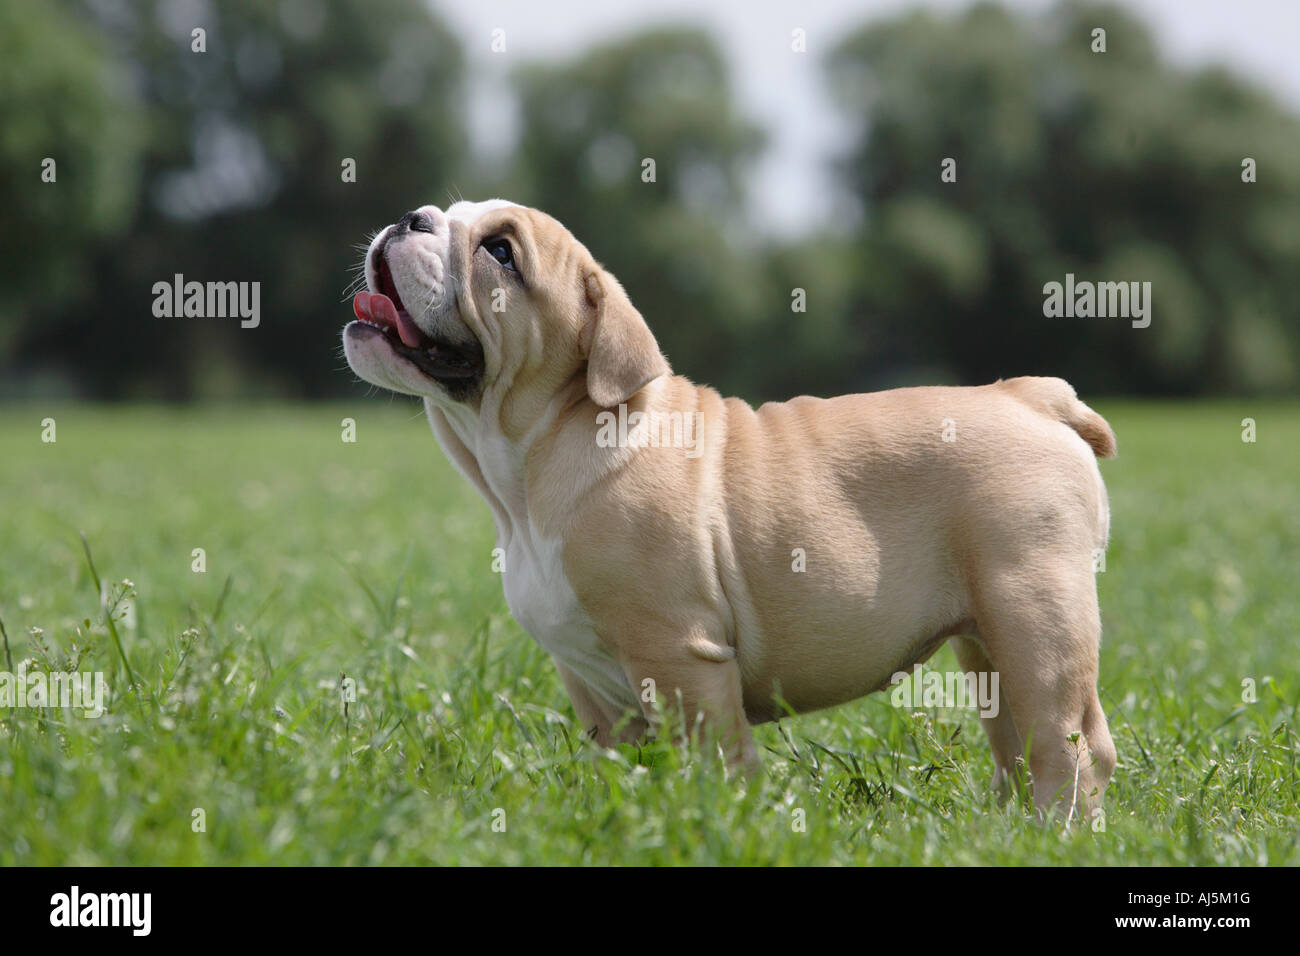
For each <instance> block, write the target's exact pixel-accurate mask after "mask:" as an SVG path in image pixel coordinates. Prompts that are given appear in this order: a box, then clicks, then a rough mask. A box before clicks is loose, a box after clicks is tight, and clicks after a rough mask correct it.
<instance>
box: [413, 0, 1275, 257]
mask: <svg viewBox="0 0 1300 956" xmlns="http://www.w3.org/2000/svg"><path fill="white" fill-rule="evenodd" d="M1004 4H1005V5H1007V6H1010V7H1013V8H1016V9H1021V10H1025V11H1029V12H1033V11H1040V10H1043V9H1046V8H1048V7H1050V6H1053V5H1054V0H1004ZM433 6H434V8H435V9H436V10H438V11H439V13H441V14H442V16H443V17H444V18H445V19H446V20H447V21H448V23H450V24H451V26H452V28H453V29H454V30H455V31H456V32H457V33H458V34H459V35H460V38H461V40H462V41H463V42H464V44H465V47H466V51H467V56H468V57H469V71H470V78H469V85H470V88H469V111H470V128H471V136H472V138H473V141H474V143H473V144H474V146H475V148H476V149H478V150H480V151H481V152H482V153H483V154H484V155H485V156H488V157H491V156H493V155H500V154H501V153H503V152H504V151H505V150H506V149H508V147H509V145H510V143H511V141H512V139H513V136H514V135H515V131H516V129H517V127H518V123H517V117H516V115H515V112H514V106H513V103H512V102H511V100H510V98H509V96H508V93H507V92H506V90H507V89H508V86H507V83H506V77H507V75H508V73H509V71H510V69H512V68H513V67H514V66H516V65H518V64H519V63H520V62H524V61H528V60H534V59H543V60H549V59H556V58H565V57H568V56H572V55H574V54H576V53H578V52H580V51H581V50H583V49H585V48H586V47H588V46H590V45H591V44H593V43H594V42H598V41H600V40H604V39H609V38H612V37H615V36H618V35H620V34H624V33H628V32H632V31H635V30H637V29H640V28H643V27H645V26H647V25H650V24H654V23H664V22H672V23H683V22H685V23H690V24H695V25H699V26H702V27H705V28H707V29H709V30H711V32H712V33H713V34H714V36H715V37H717V39H718V40H719V41H720V43H721V45H722V48H723V50H724V52H725V53H726V55H727V57H728V60H729V62H730V65H731V69H732V81H733V91H734V93H735V95H736V96H737V98H738V99H739V101H740V103H741V105H742V107H743V108H744V109H745V111H746V112H747V113H748V115H749V116H750V117H752V118H753V119H754V120H755V121H757V122H758V123H759V124H760V125H761V126H763V128H764V129H765V130H766V132H767V134H768V145H767V149H766V151H765V152H764V154H763V156H762V158H761V160H760V161H759V163H758V164H757V166H756V167H755V170H754V175H753V178H752V179H751V181H750V189H751V200H752V202H753V204H754V207H755V213H756V216H755V219H756V223H757V224H758V225H759V227H760V228H762V229H765V230H767V231H769V232H770V233H772V234H773V235H782V236H791V235H797V234H800V233H807V232H810V231H812V230H814V229H815V228H816V227H817V224H818V223H819V222H821V221H825V220H826V219H827V218H828V217H830V215H831V214H832V212H833V210H832V209H830V208H828V205H829V204H830V203H832V202H833V201H834V195H835V193H834V190H832V189H831V188H830V177H829V172H828V169H827V165H828V159H829V158H831V157H833V156H835V155H836V153H837V152H839V151H840V149H841V148H842V147H843V146H844V145H845V143H844V135H845V132H846V131H845V126H844V124H843V122H842V121H841V120H840V118H839V117H838V116H837V115H836V113H835V112H834V110H833V108H832V106H831V104H830V102H829V99H828V98H827V96H826V95H825V91H824V88H823V87H822V85H821V82H822V80H821V76H822V74H821V65H820V64H821V59H820V55H821V54H823V53H825V52H826V51H827V50H829V49H830V48H831V47H833V46H834V45H835V44H836V43H837V42H838V41H839V39H840V38H842V37H843V36H844V35H846V34H847V33H848V32H849V31H850V30H852V29H854V28H856V27H857V26H859V25H861V24H862V23H864V22H867V21H868V20H870V19H873V18H875V17H882V16H890V15H894V14H897V13H899V12H901V11H905V10H909V9H914V8H917V7H927V8H930V9H935V10H961V9H964V8H966V7H968V6H971V0H928V2H917V0H856V2H854V0H705V2H701V0H654V2H653V3H640V2H635V3H634V2H629V0H492V2H484V0H433ZM1125 6H1126V7H1127V8H1128V9H1129V10H1130V11H1131V12H1132V13H1135V14H1136V15H1138V16H1139V17H1141V18H1143V19H1145V20H1146V21H1147V23H1148V24H1149V25H1150V26H1151V28H1152V30H1153V32H1154V34H1155V37H1156V41H1157V43H1158V44H1159V45H1160V47H1161V50H1162V53H1163V54H1164V56H1165V57H1166V58H1167V59H1169V60H1170V61H1172V62H1173V63H1175V64H1177V65H1180V66H1186V67H1197V66H1203V65H1208V64H1211V63H1217V64H1221V65H1225V66H1227V67H1229V68H1230V69H1232V70H1233V71H1234V72H1236V73H1239V74H1242V75H1244V76H1246V77H1249V78H1251V79H1254V80H1256V81H1257V82H1259V83H1260V84H1261V85H1264V86H1266V87H1268V88H1269V89H1271V90H1272V91H1274V93H1275V94H1276V95H1277V96H1278V98H1279V99H1281V100H1282V101H1283V102H1284V103H1287V104H1289V105H1290V106H1291V107H1292V108H1293V109H1296V110H1297V111H1300V0H1126V3H1125ZM796 27H801V28H803V29H804V30H805V31H807V42H808V55H806V56H792V55H789V49H790V37H791V31H792V30H793V29H794V28H796ZM498 28H500V29H502V30H504V31H505V33H504V37H505V45H506V49H505V52H504V53H494V52H493V51H492V40H493V30H495V29H498Z"/></svg>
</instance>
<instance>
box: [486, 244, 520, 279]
mask: <svg viewBox="0 0 1300 956" xmlns="http://www.w3.org/2000/svg"><path fill="white" fill-rule="evenodd" d="M483 248H484V249H486V250H487V252H488V255H490V256H491V257H492V258H493V259H495V260H496V261H497V262H499V263H501V264H502V265H503V266H505V267H506V268H507V269H509V270H510V271H511V272H518V271H519V270H518V269H516V268H515V251H514V249H512V248H510V243H509V242H507V241H506V240H505V239H502V238H500V237H498V238H495V239H484V240H483Z"/></svg>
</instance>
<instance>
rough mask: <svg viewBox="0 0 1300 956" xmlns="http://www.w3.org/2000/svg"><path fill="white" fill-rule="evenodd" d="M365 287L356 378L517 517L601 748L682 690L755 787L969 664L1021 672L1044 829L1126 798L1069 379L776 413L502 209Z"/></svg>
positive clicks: (423, 232) (798, 403)
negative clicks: (807, 734) (758, 738)
mask: <svg viewBox="0 0 1300 956" xmlns="http://www.w3.org/2000/svg"><path fill="white" fill-rule="evenodd" d="M365 271H366V281H367V287H368V291H367V292H362V293H360V294H358V295H357V296H356V298H355V300H354V302H353V307H354V310H355V312H356V316H357V318H356V321H354V322H351V323H350V324H348V326H347V327H346V328H345V329H344V332H343V344H344V350H345V353H346V355H347V359H348V362H349V364H350V365H351V367H352V369H353V370H354V371H355V372H356V373H357V375H359V376H360V377H361V378H363V379H365V380H366V381H367V382H371V383H373V384H375V385H379V386H382V387H384V388H388V389H391V390H393V391H395V392H401V393H405V394H409V395H415V396H419V397H420V398H423V399H424V405H425V409H426V411H427V414H428V418H429V422H430V424H431V425H432V427H433V433H434V435H435V436H436V438H437V440H438V442H439V443H440V444H441V446H442V448H443V450H444V451H445V452H446V454H447V456H448V457H449V458H450V459H451V461H452V462H453V463H454V464H455V466H456V467H457V469H459V470H460V472H461V473H462V474H464V476H465V477H466V478H467V479H469V481H470V482H472V483H473V485H474V486H475V487H476V488H477V489H478V490H479V492H480V493H481V494H482V496H483V498H484V500H486V501H487V503H488V506H489V507H490V508H491V510H492V515H493V518H494V519H495V522H496V529H497V535H498V543H499V546H500V547H501V548H502V549H503V551H504V555H505V558H504V565H505V569H504V575H503V579H504V584H505V595H506V600H507V602H508V604H509V606H510V610H511V613H512V614H513V615H514V617H515V619H516V620H517V621H518V622H519V624H520V625H521V626H522V627H523V628H524V630H526V631H527V632H528V633H529V634H530V635H532V637H533V638H534V639H535V640H536V641H537V642H538V643H539V644H540V645H541V646H542V647H543V648H545V649H546V650H547V651H548V652H550V654H551V655H552V656H553V658H554V659H555V662H556V665H557V666H558V668H559V672H560V675H561V677H562V679H563V681H564V685H565V687H566V688H567V689H568V692H569V695H570V697H571V698H572V701H573V707H574V710H575V711H576V712H577V715H578V718H579V719H580V720H581V722H582V724H583V726H584V727H586V728H588V729H589V730H590V732H591V733H592V735H593V736H594V737H595V739H596V740H597V741H599V742H601V743H602V744H609V743H612V742H614V741H616V740H619V739H630V738H635V737H638V736H639V735H641V734H642V733H643V732H644V731H645V730H646V729H647V727H648V726H649V724H650V723H651V722H653V721H654V720H655V719H656V714H658V713H660V711H658V710H657V709H656V708H655V706H654V704H653V700H654V699H655V698H656V697H658V696H663V695H666V696H664V699H665V700H667V701H669V702H675V701H676V700H678V699H680V701H681V704H682V706H683V708H684V710H685V714H686V716H687V718H688V721H696V720H698V721H699V722H701V723H703V724H704V725H706V726H707V727H709V728H710V729H711V733H712V734H713V735H714V737H715V739H717V740H718V741H720V742H721V743H722V744H723V745H724V747H725V748H726V751H727V753H728V756H729V757H730V759H731V760H732V761H733V762H736V763H742V764H745V763H753V762H755V761H756V753H755V748H754V743H753V740H752V737H751V734H750V730H749V725H750V724H754V723H759V722H763V721H768V720H772V719H774V718H776V717H778V716H781V715H783V714H786V713H789V712H796V713H797V712H802V711H809V710H816V709H818V708H822V707H829V706H831V705H834V704H839V703H842V702H844V701H849V700H853V699H854V698H856V697H860V696H862V695H864V694H867V693H869V692H871V691H873V690H879V689H883V688H885V687H887V686H888V685H889V683H890V678H891V675H895V674H897V673H898V672H900V671H904V672H905V671H908V670H909V669H910V668H911V667H912V666H913V664H915V663H917V662H920V661H923V660H925V659H926V658H927V657H928V656H929V655H930V654H932V653H933V652H934V651H935V650H936V649H937V648H938V647H939V646H940V645H941V644H942V643H943V642H944V641H951V642H952V646H953V648H954V650H955V651H956V654H957V659H958V660H959V661H960V663H961V665H962V668H963V669H964V670H965V671H968V672H974V673H984V674H989V673H992V672H996V673H997V675H998V677H999V682H998V688H999V695H998V701H997V704H998V706H997V708H996V714H993V713H989V714H988V715H987V716H983V715H982V716H981V722H982V725H983V726H984V729H985V730H986V731H987V734H988V737H989V741H990V743H991V744H992V748H993V755H994V759H995V762H996V766H997V777H998V781H999V782H1001V783H1004V782H1005V781H1006V779H1007V778H1008V777H1013V776H1015V771H1016V766H1017V762H1018V760H1021V759H1022V758H1024V757H1026V756H1027V762H1028V767H1029V770H1030V773H1031V775H1032V785H1033V790H1034V799H1035V802H1036V803H1037V805H1038V807H1039V809H1040V811H1043V812H1049V811H1051V810H1053V809H1054V808H1058V807H1059V808H1064V809H1066V810H1067V811H1068V810H1070V809H1073V810H1074V811H1075V812H1076V813H1078V814H1080V815H1082V814H1086V813H1088V812H1089V811H1090V810H1091V809H1092V808H1094V807H1096V806H1098V805H1099V804H1100V801H1101V797H1102V792H1103V791H1104V789H1105V787H1106V784H1107V782H1108V781H1109V779H1110V776H1111V772H1112V769H1113V767H1114V764H1115V748H1114V745H1113V744H1112V742H1111V736H1110V732H1109V730H1108V729H1107V725H1106V715H1105V713H1104V711H1103V710H1102V706H1101V703H1100V701H1099V700H1098V698H1097V689H1096V686H1097V654H1098V644H1099V641H1100V636H1101V624H1100V619H1099V615H1098V607H1097V592H1096V586H1095V581H1094V577H1093V574H1094V559H1095V556H1096V555H1097V554H1099V553H1100V550H1101V549H1103V548H1104V547H1105V545H1106V536H1107V531H1108V520H1109V513H1108V508H1107V502H1106V491H1105V487H1104V486H1103V484H1102V480H1101V474H1100V472H1099V470H1098V467H1097V462H1096V457H1097V456H1100V457H1108V456H1111V455H1113V454H1114V451H1115V439H1114V436H1113V435H1112V433H1111V430H1110V428H1109V426H1108V425H1107V424H1106V422H1105V421H1104V420H1103V419H1102V418H1101V417H1100V416H1099V415H1097V414H1096V413H1095V412H1093V411H1092V410H1091V409H1089V408H1088V407H1087V406H1086V405H1084V404H1083V403H1082V402H1080V401H1079V400H1078V399H1077V398H1076V397H1075V394H1074V391H1073V389H1072V388H1071V387H1070V386H1069V385H1068V384H1066V383H1065V382H1063V381H1061V380H1060V379H1054V378H1016V379H1010V380H1008V381H998V382H996V383H994V384H992V385H985V386H981V387H978V388H905V389H898V390H894V391H886V392H877V393H872V394H865V395H845V396H841V397H838V398H831V399H819V398H809V397H806V396H804V397H800V398H795V399H792V400H791V401H788V402H783V403H769V404H766V405H763V406H761V407H760V408H757V409H755V408H751V407H750V406H749V405H747V404H746V403H744V402H742V401H740V400H738V399H735V398H723V397H722V396H721V395H719V394H718V393H717V392H716V391H714V390H713V389H711V388H707V387H703V386H699V385H695V384H693V383H692V382H690V381H688V380H687V379H685V378H683V377H681V376H678V375H673V374H672V371H671V370H670V369H669V366H668V362H667V361H666V360H665V358H664V356H663V354H662V353H661V352H660V350H659V348H658V346H657V344H656V342H655V338H654V335H653V334H652V333H651V331H650V329H649V328H648V327H647V325H646V323H645V321H644V320H643V319H642V317H641V315H640V314H639V313H638V312H637V310H636V309H635V308H634V307H633V305H632V303H631V302H630V301H629V300H628V297H627V295H626V294H625V293H624V291H623V289H622V287H621V286H620V285H619V283H618V281H617V280H616V279H615V278H614V277H613V276H612V275H610V274H609V273H608V272H606V271H605V270H604V269H603V268H601V266H600V265H599V264H598V263H597V262H596V260H595V259H594V258H592V256H591V254H590V253H589V252H588V251H587V250H586V249H585V248H584V247H583V246H582V244H581V243H579V242H578V241H577V240H576V239H575V238H574V237H573V236H572V235H570V233H569V232H568V231H567V230H566V229H565V228H564V227H563V226H562V225H560V224H559V223H558V222H556V221H555V220H554V219H552V218H550V217H549V216H546V215H545V214H543V213H541V212H538V211H536V210H533V209H528V208H524V207H521V206H517V205H515V204H513V203H509V202H505V201H502V200H492V201H490V202H483V203H470V202H458V203H456V204H454V205H452V206H450V207H449V208H448V209H446V210H442V209H438V208H437V207H435V206H422V207H420V208H419V209H417V210H414V211H413V212H409V213H407V214H406V215H404V216H403V217H402V218H401V219H400V220H399V221H398V222H397V223H395V224H393V225H391V226H389V227H387V228H386V229H384V230H383V231H382V232H380V233H379V235H377V236H376V237H375V239H374V241H373V242H372V243H371V244H370V248H369V251H368V253H367V256H366V263H365ZM991 709H992V708H991ZM629 715H632V716H631V717H630V718H629Z"/></svg>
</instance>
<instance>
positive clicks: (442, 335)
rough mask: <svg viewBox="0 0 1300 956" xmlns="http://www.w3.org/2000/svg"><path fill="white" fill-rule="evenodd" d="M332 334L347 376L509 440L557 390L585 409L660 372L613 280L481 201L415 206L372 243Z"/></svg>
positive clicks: (527, 220)
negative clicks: (478, 417) (470, 416)
mask: <svg viewBox="0 0 1300 956" xmlns="http://www.w3.org/2000/svg"><path fill="white" fill-rule="evenodd" d="M365 270H366V286H367V291H365V292H360V293H358V294H357V296H356V298H355V299H354V300H353V303H352V308H353V311H354V312H355V313H356V316H357V318H356V321H355V322H350V323H348V325H347V327H346V328H345V329H344V330H343V350H344V353H345V354H346V355H347V359H348V364H349V365H351V366H352V370H353V371H354V372H356V373H357V375H359V376H361V378H363V379H365V380H366V381H367V382H370V383H372V384H374V385H378V386H381V387H382V388H388V389H392V390H393V391H395V392H402V393H405V394H407V395H418V396H421V397H423V398H424V399H425V400H426V403H429V404H432V405H435V406H437V407H439V408H441V409H443V410H444V411H447V412H454V413H455V414H456V417H458V418H463V417H464V413H465V411H466V410H468V411H470V412H484V411H489V410H492V409H495V410H496V419H497V425H496V427H497V428H498V429H499V430H500V431H501V432H503V433H504V434H506V435H507V437H511V438H514V437H518V436H520V435H522V434H523V433H525V432H526V431H527V430H528V429H529V427H530V426H531V425H533V424H534V423H537V422H539V421H540V420H541V419H542V417H543V415H544V414H545V412H546V410H547V409H548V408H549V407H550V406H551V404H552V401H553V400H554V399H555V398H556V397H557V396H560V395H561V393H564V394H565V395H569V394H570V393H572V392H573V391H575V390H577V389H585V390H586V392H587V394H588V395H589V396H590V398H591V400H592V401H593V402H594V403H595V404H596V405H597V406H599V407H602V408H611V407H614V406H616V405H618V404H619V403H621V402H624V401H626V400H627V399H628V397H629V396H631V395H632V394H634V393H635V392H636V391H637V390H638V389H640V388H641V387H642V386H644V385H645V384H646V383H647V382H649V381H650V380H652V379H654V378H656V377H658V376H660V375H663V374H667V373H669V372H670V369H669V367H668V363H667V362H666V361H665V359H664V357H663V355H662V353H660V351H659V346H658V344H657V343H656V342H655V339H654V335H653V334H652V333H651V332H650V329H649V328H648V327H647V326H646V324H645V321H644V320H643V319H642V318H641V315H640V313H638V312H637V311H636V309H635V308H634V307H633V306H632V303H631V302H630V301H629V300H628V298H627V295H626V293H625V292H624V291H623V288H622V286H621V285H619V283H618V280H616V279H615V278H614V277H613V276H611V275H610V274H609V273H608V272H606V271H605V270H604V269H602V268H601V267H600V266H599V265H598V264H597V263H596V261H595V260H594V259H593V258H592V257H591V254H590V253H589V252H587V250H586V249H585V248H584V247H583V246H582V244H581V243H579V242H578V241H577V240H576V239H574V238H573V236H572V235H571V234H570V233H569V231H568V230H567V229H565V228H564V227H563V226H562V225H560V224H559V223H558V222H556V221H555V220H554V219H552V218H551V217H550V216H547V215H546V214H544V213H541V212H538V211H537V210H535V209H528V208H526V207H524V206H517V205H515V204H514V203H509V202H505V201H504V200H500V199H493V200H490V201H488V202H481V203H470V202H458V203H456V204H455V205H453V206H449V207H448V208H447V210H446V211H445V212H444V211H443V210H441V209H439V208H437V207H436V206H421V207H420V208H419V209H416V210H414V211H412V212H408V213H407V214H406V215H405V216H403V217H402V218H401V219H400V220H398V221H397V222H396V223H394V224H393V225H391V226H389V227H387V228H386V229H384V230H383V231H382V232H380V233H379V235H377V236H376V237H375V238H374V241H372V242H371V243H370V248H369V250H368V251H367V253H366V263H365Z"/></svg>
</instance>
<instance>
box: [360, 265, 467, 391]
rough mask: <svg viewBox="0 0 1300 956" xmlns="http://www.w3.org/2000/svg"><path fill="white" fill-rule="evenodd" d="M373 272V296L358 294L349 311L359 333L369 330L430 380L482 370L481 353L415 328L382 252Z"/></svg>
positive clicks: (461, 376) (455, 377)
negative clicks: (352, 314)
mask: <svg viewBox="0 0 1300 956" xmlns="http://www.w3.org/2000/svg"><path fill="white" fill-rule="evenodd" d="M378 259H379V262H378V264H377V265H376V268H375V285H376V286H378V291H377V292H358V293H357V294H356V296H355V297H353V299H352V311H353V312H354V313H356V316H357V321H356V322H354V323H353V325H356V326H357V327H358V328H359V329H373V330H375V331H374V333H373V334H378V335H382V336H383V337H384V339H385V341H387V343H388V345H389V346H391V347H392V349H393V351H394V352H396V353H397V354H398V355H400V356H402V358H404V359H406V360H407V361H408V362H410V363H411V364H412V365H414V366H415V367H416V368H418V369H419V370H420V371H421V372H423V373H424V374H425V375H427V376H429V377H430V378H432V379H464V378H473V377H474V376H475V375H477V374H478V373H479V371H480V370H481V369H482V367H483V353H482V351H481V350H480V349H477V348H473V347H471V346H464V345H453V344H451V343H449V342H443V341H441V340H439V339H436V338H434V337H433V336H431V335H429V334H427V333H426V332H425V331H424V330H423V329H421V328H420V327H419V326H418V325H416V324H415V320H414V319H412V318H411V313H410V312H408V311H407V310H406V306H405V305H404V304H403V303H402V297H401V296H400V295H398V294H397V284H396V283H395V282H393V273H392V270H390V269H389V267H388V261H387V259H385V258H384V255H383V253H382V251H381V252H380V254H379V256H378Z"/></svg>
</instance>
